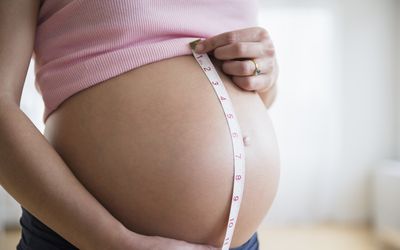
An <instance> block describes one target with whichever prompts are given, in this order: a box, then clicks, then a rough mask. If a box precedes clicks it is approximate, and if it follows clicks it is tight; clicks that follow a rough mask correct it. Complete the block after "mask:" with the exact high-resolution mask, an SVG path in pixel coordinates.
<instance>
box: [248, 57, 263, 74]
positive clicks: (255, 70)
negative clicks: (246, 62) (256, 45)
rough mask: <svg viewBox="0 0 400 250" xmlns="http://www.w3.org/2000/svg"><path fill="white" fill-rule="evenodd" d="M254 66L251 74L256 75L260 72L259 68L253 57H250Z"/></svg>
mask: <svg viewBox="0 0 400 250" xmlns="http://www.w3.org/2000/svg"><path fill="white" fill-rule="evenodd" d="M250 60H251V61H252V62H253V63H254V66H255V69H254V72H253V76H258V75H259V74H261V70H260V69H259V68H258V64H257V63H256V61H254V59H250Z"/></svg>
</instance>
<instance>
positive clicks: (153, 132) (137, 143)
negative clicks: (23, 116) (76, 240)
mask: <svg viewBox="0 0 400 250" xmlns="http://www.w3.org/2000/svg"><path fill="white" fill-rule="evenodd" d="M212 61H213V63H214V65H215V66H216V68H217V71H218V73H219V75H220V77H221V79H222V81H223V83H224V84H225V87H226V90H227V92H228V94H229V96H230V97H231V100H232V104H233V106H234V109H235V112H236V115H237V118H238V121H239V124H240V127H241V130H242V133H243V135H244V136H248V137H250V139H251V144H250V145H249V146H246V147H245V154H246V159H245V171H246V172H245V173H246V175H245V187H244V193H243V200H242V203H241V207H240V212H239V216H238V220H237V223H236V227H235V232H234V235H233V240H232V242H231V247H237V246H239V245H241V244H243V243H245V242H246V241H247V240H248V239H249V238H250V237H251V235H252V234H253V233H254V232H255V231H256V230H257V228H258V226H259V225H260V223H261V221H262V220H263V218H264V217H265V216H266V214H267V212H268V210H269V208H270V206H271V204H272V202H273V200H274V197H275V194H276V190H277V186H278V180H279V151H278V144H277V141H276V137H275V133H274V129H273V126H272V122H271V119H270V117H269V115H268V111H267V109H266V108H265V107H264V104H263V102H262V100H261V99H260V97H259V96H258V94H257V93H255V92H249V91H244V90H242V89H240V88H239V87H238V86H236V85H235V84H234V83H233V82H232V81H231V78H230V77H228V76H227V75H225V74H224V73H223V72H222V71H221V67H220V63H219V61H217V60H215V59H212ZM44 134H45V137H46V138H47V139H48V141H49V143H51V144H52V145H53V147H54V148H55V150H56V151H57V152H58V153H59V154H60V156H61V157H62V158H63V159H64V160H65V162H66V163H67V165H68V166H69V167H70V169H71V171H72V172H73V173H74V174H75V176H76V177H77V178H78V179H79V180H80V181H81V182H82V184H83V185H84V186H85V187H86V188H87V189H88V190H89V191H90V192H91V193H92V194H93V195H94V196H95V197H96V198H97V199H98V201H99V202H100V203H101V204H102V205H103V206H104V207H105V208H106V209H108V210H109V211H110V212H111V214H113V215H114V216H115V217H116V218H117V219H118V220H120V221H121V222H122V223H123V224H124V225H125V226H126V227H127V228H129V229H130V230H132V231H134V232H137V233H139V234H144V235H158V236H163V237H169V238H174V239H179V240H185V241H188V242H193V243H200V244H210V245H214V246H220V247H221V246H222V243H223V240H224V236H225V230H226V222H227V219H228V215H229V208H230V200H231V195H232V188H233V171H234V167H233V163H234V162H233V149H232V142H231V137H230V133H229V127H228V124H227V121H226V119H225V116H224V113H223V109H222V106H221V105H220V103H219V100H218V98H217V96H216V94H215V92H214V90H213V88H212V86H211V84H210V82H209V81H208V79H207V78H206V75H205V74H204V73H203V71H202V70H201V68H200V67H199V65H198V64H197V62H196V61H195V59H194V57H193V56H191V55H185V56H178V57H173V58H169V59H166V60H161V61H158V62H155V63H151V64H147V65H144V66H142V67H139V68H136V69H134V70H131V71H128V72H125V73H123V74H121V75H118V76H116V77H114V78H111V79H108V80H106V81H103V82H101V83H99V84H96V85H94V86H92V87H90V88H87V89H85V90H83V91H80V92H78V93H76V94H75V95H73V96H71V97H70V98H68V99H67V100H66V101H64V102H63V103H62V104H61V105H60V106H59V108H58V109H57V110H56V111H54V112H53V113H52V115H51V116H50V117H49V118H48V119H47V122H46V127H45V132H44Z"/></svg>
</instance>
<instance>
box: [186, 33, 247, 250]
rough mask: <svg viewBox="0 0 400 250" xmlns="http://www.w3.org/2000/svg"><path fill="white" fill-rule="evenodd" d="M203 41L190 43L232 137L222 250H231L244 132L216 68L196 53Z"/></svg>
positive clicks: (241, 176)
mask: <svg viewBox="0 0 400 250" xmlns="http://www.w3.org/2000/svg"><path fill="white" fill-rule="evenodd" d="M199 41H201V39H198V40H195V41H193V42H191V43H190V47H191V49H192V53H193V56H194V58H195V59H196V61H197V62H198V63H199V64H200V67H201V68H202V70H203V72H204V73H205V74H206V76H207V78H208V80H209V81H210V83H211V86H212V87H213V88H214V91H215V93H216V94H217V97H218V100H219V101H220V103H221V105H222V108H223V110H224V113H225V118H226V121H227V122H228V125H229V130H230V135H231V139H232V146H233V161H234V175H233V193H232V199H231V208H230V212H229V218H228V222H227V229H226V233H225V238H224V244H223V247H222V250H229V246H230V245H231V240H232V236H233V232H234V231H235V225H236V221H237V218H238V214H239V209H240V204H241V202H242V198H243V188H244V179H245V154H244V146H243V137H242V132H241V130H240V127H239V122H238V120H237V117H236V114H235V112H234V109H233V105H232V103H231V100H230V97H229V95H228V92H227V91H226V89H225V86H224V84H223V83H222V80H221V78H220V77H219V75H218V73H217V71H216V70H215V68H214V65H213V64H212V62H211V60H210V58H209V57H208V55H207V53H204V54H198V53H196V52H195V51H194V48H195V46H196V44H197V43H198V42H199Z"/></svg>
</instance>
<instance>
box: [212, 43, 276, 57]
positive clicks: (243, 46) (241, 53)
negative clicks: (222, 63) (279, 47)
mask: <svg viewBox="0 0 400 250" xmlns="http://www.w3.org/2000/svg"><path fill="white" fill-rule="evenodd" d="M213 54H214V57H215V58H217V59H219V60H231V59H236V58H256V57H264V56H269V57H273V56H274V55H275V50H274V49H273V48H270V47H267V46H266V45H265V43H263V42H239V43H233V44H229V45H225V46H222V47H218V48H216V49H215V50H214V53H213Z"/></svg>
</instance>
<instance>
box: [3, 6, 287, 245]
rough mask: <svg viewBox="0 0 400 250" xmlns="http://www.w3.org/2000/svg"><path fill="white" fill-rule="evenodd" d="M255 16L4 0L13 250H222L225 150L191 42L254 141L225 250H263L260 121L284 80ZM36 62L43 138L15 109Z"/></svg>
mask: <svg viewBox="0 0 400 250" xmlns="http://www.w3.org/2000/svg"><path fill="white" fill-rule="evenodd" d="M257 8H258V5H257V2H256V0H250V1H243V0H221V1H212V0H168V1H163V0H146V1H139V0H96V1H94V0H42V1H40V0H29V1H27V0H2V1H0V46H1V47H0V76H1V79H0V184H1V185H2V186H3V187H4V188H5V189H6V190H7V192H8V193H10V195H12V196H13V197H14V198H15V199H16V200H17V201H18V202H19V203H20V204H21V208H22V216H21V218H20V224H21V228H22V235H21V239H20V241H19V243H18V246H17V249H21V250H22V249H33V250H39V249H40V250H46V249H132V250H136V249H167V250H172V249H178V250H179V249H181V250H183V249H187V250H188V249H198V250H201V249H217V248H221V247H222V245H223V242H224V236H225V232H226V227H227V219H228V216H229V208H230V205H231V198H232V188H233V179H232V178H233V171H234V167H233V166H234V158H233V151H232V138H231V135H230V132H229V127H228V124H227V121H226V118H225V115H224V112H223V109H222V107H221V104H220V102H219V100H218V97H217V96H216V94H215V92H214V90H213V87H212V85H211V83H210V81H209V80H208V78H207V77H206V75H205V74H204V72H203V70H202V68H201V67H200V66H199V64H198V63H197V62H196V59H195V58H194V56H193V54H192V50H191V47H190V46H189V43H190V42H192V41H194V40H196V39H198V38H202V42H201V43H200V44H203V45H204V50H203V51H199V52H198V53H207V54H208V55H209V56H210V58H211V61H212V63H213V64H214V66H215V68H216V70H217V72H218V75H219V76H220V77H221V80H222V81H223V84H224V85H225V88H226V90H227V93H228V94H229V97H230V99H231V102H232V105H233V107H234V110H235V113H236V116H237V120H238V123H239V124H240V128H241V132H242V134H243V136H244V138H247V140H246V141H245V147H244V149H245V155H246V160H245V183H244V191H243V199H242V201H241V206H240V212H239V215H238V218H237V223H236V227H235V230H234V234H233V238H232V241H231V244H230V247H231V248H232V249H242V250H244V249H247V250H253V249H258V248H259V242H258V238H257V228H258V227H259V225H260V224H261V221H262V220H263V218H264V217H265V216H266V214H267V212H268V210H269V208H270V206H271V204H272V202H273V200H274V197H275V194H276V191H277V186H278V182H279V181H278V180H279V164H280V162H279V151H278V145H277V142H276V137H275V133H274V130H273V126H272V122H271V120H270V117H269V115H268V111H267V108H268V107H270V105H271V104H272V102H273V100H274V98H275V96H276V84H275V82H276V78H277V66H276V60H275V56H274V47H273V45H272V42H271V40H270V38H269V36H268V33H267V32H266V31H265V29H263V28H260V27H257V26H256V25H257ZM197 48H199V46H197V47H196V49H197ZM32 56H33V58H34V60H35V79H36V82H35V85H36V89H37V90H38V92H39V93H40V94H41V95H42V97H43V101H44V104H45V111H44V114H43V121H44V122H45V131H44V135H43V134H42V133H40V131H38V130H37V129H36V127H35V126H34V124H33V123H32V122H31V121H30V120H29V119H28V117H27V116H26V115H25V114H24V113H23V112H22V111H21V110H20V108H19V105H20V98H21V93H22V88H23V83H24V80H25V76H26V72H27V69H28V65H29V62H30V59H31V57H32Z"/></svg>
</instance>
